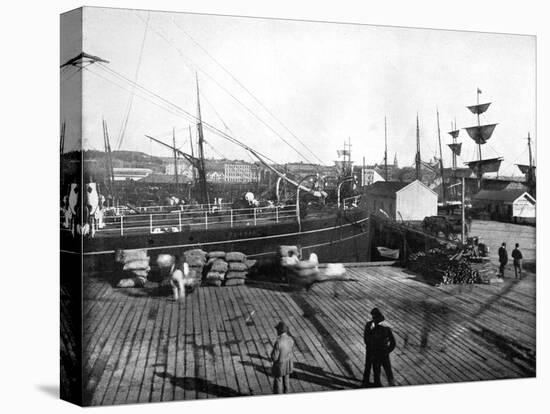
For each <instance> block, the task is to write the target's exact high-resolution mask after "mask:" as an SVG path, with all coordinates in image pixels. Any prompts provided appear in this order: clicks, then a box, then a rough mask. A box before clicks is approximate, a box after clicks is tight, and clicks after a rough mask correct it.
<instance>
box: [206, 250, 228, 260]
mask: <svg viewBox="0 0 550 414" xmlns="http://www.w3.org/2000/svg"><path fill="white" fill-rule="evenodd" d="M206 257H208V258H209V259H225V252H222V251H214V252H209V253H208V254H207V255H206Z"/></svg>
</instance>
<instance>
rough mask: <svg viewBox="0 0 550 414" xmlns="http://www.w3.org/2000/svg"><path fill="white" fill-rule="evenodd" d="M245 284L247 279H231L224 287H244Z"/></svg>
mask: <svg viewBox="0 0 550 414" xmlns="http://www.w3.org/2000/svg"><path fill="white" fill-rule="evenodd" d="M245 282H246V280H245V279H229V280H226V281H225V284H224V286H242V285H244V284H245Z"/></svg>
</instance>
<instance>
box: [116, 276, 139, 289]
mask: <svg viewBox="0 0 550 414" xmlns="http://www.w3.org/2000/svg"><path fill="white" fill-rule="evenodd" d="M116 286H117V287H120V288H131V287H144V286H145V279H143V278H141V277H131V278H128V279H120V280H119V282H118V283H117V285H116Z"/></svg>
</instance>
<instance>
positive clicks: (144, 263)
mask: <svg viewBox="0 0 550 414" xmlns="http://www.w3.org/2000/svg"><path fill="white" fill-rule="evenodd" d="M122 270H124V271H126V270H151V268H150V267H149V258H147V259H146V260H132V261H130V262H126V263H124V265H123V267H122Z"/></svg>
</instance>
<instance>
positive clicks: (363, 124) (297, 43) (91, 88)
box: [61, 8, 536, 175]
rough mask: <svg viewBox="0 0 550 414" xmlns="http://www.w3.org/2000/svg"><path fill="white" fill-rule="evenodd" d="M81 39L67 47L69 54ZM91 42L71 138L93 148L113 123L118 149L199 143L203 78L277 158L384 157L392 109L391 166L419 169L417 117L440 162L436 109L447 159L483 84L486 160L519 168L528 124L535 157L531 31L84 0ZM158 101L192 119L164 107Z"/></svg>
mask: <svg viewBox="0 0 550 414" xmlns="http://www.w3.org/2000/svg"><path fill="white" fill-rule="evenodd" d="M78 46H79V45H72V47H69V46H67V47H66V48H65V50H62V51H61V62H62V63H63V62H65V61H66V60H68V59H69V58H71V57H73V56H74V54H75V53H74V52H75V50H76V49H78ZM82 48H83V50H84V51H85V52H87V53H89V54H92V55H96V56H99V57H101V58H103V59H105V60H108V61H109V63H108V64H105V65H98V64H93V65H90V66H87V67H86V68H85V69H84V70H82V71H81V72H80V73H81V74H82V102H83V108H82V122H83V124H82V129H80V127H79V116H80V111H79V109H78V105H75V104H74V101H72V100H70V99H66V100H65V101H66V103H63V102H62V108H61V109H62V111H61V112H62V118H63V120H64V121H65V123H66V125H67V138H66V142H69V143H71V142H73V143H75V145H76V144H77V143H79V138H80V136H81V137H82V145H83V147H84V148H85V149H99V150H103V131H102V119H105V120H106V122H107V125H108V128H109V134H110V137H111V139H110V140H111V147H112V149H118V148H119V146H118V144H119V142H121V145H120V149H124V150H137V151H142V152H145V153H148V154H152V155H158V156H169V155H170V151H169V150H166V149H163V148H162V147H161V146H159V145H158V144H153V143H151V142H150V141H149V140H147V139H146V138H145V134H148V135H152V136H154V137H157V138H159V139H161V140H163V141H165V142H168V143H169V142H171V141H172V131H173V129H175V133H176V145H177V146H178V147H180V148H181V149H182V150H184V151H187V152H189V151H190V148H189V125H191V126H192V134H193V135H194V134H195V133H196V132H195V130H196V127H195V126H194V123H195V122H194V120H193V118H192V117H193V116H195V115H196V113H197V96H196V93H197V92H196V86H195V74H196V75H197V76H198V79H199V85H200V99H201V110H202V119H203V120H204V122H205V123H209V124H211V125H213V126H215V127H216V128H219V129H220V130H222V131H224V132H226V133H227V134H229V135H231V136H233V137H235V138H237V139H238V140H239V141H241V142H243V143H245V144H246V145H248V146H250V147H252V148H255V149H257V150H259V151H260V152H261V153H262V154H264V155H266V156H268V157H269V159H270V160H273V161H276V162H279V163H284V162H291V161H304V162H322V163H324V164H332V163H333V161H334V160H336V159H338V158H337V153H336V150H338V149H342V148H343V145H344V142H347V141H348V139H349V140H350V141H351V145H352V147H351V151H352V159H353V160H354V161H355V162H356V163H357V164H361V163H362V162H363V157H364V158H365V160H366V163H367V164H371V163H375V162H382V158H383V153H384V117H386V118H387V125H388V159H389V162H390V163H391V162H392V161H393V158H394V154H396V153H397V158H398V161H399V164H400V166H407V165H412V164H413V161H414V153H415V150H416V137H415V135H416V116H417V114H418V117H419V120H420V137H421V156H422V158H423V159H431V158H432V157H433V156H434V155H436V154H437V153H438V151H439V148H438V142H437V118H436V111H437V110H438V111H439V115H440V125H441V139H442V144H443V159H444V163H445V165H447V166H449V165H450V163H451V152H450V150H449V149H448V148H447V147H446V144H448V143H450V142H451V138H450V136H449V135H448V134H447V132H448V131H450V130H451V122H454V120H455V119H456V123H457V126H458V128H464V127H467V126H471V125H474V124H475V123H476V119H475V117H474V115H472V114H471V113H470V112H469V111H468V110H467V109H466V106H467V105H473V104H475V103H476V90H477V88H479V89H480V90H481V91H482V94H481V95H480V101H481V102H492V105H491V107H490V108H489V110H488V111H487V112H486V114H484V115H483V116H482V123H483V122H486V123H498V126H497V128H496V130H495V132H494V134H493V137H492V138H491V140H490V141H489V142H488V144H487V145H485V146H483V148H482V153H483V157H484V158H485V157H487V158H489V157H495V156H502V157H504V159H505V162H504V163H503V165H502V167H501V171H500V173H501V174H502V175H519V171H518V170H517V168H515V167H514V166H513V164H514V163H527V161H528V155H527V140H526V139H525V138H526V137H527V133H528V132H529V133H530V135H531V137H532V139H533V148H534V152H535V153H536V151H535V148H536V129H535V123H536V119H535V114H536V111H535V109H536V106H535V105H536V94H535V93H536V73H535V37H533V36H525V35H521V36H520V35H506V34H490V33H476V32H458V31H444V30H429V29H414V28H397V27H384V26H369V25H357V24H335V23H320V22H305V21H290V20H276V19H259V18H240V17H226V16H213V15H197V14H185V13H166V12H147V11H136V10H120V9H102V8H85V9H84V13H83V34H82ZM74 72H76V69H75V68H72V67H71V68H66V69H63V70H62V72H61V89H62V96H69V95H70V94H71V93H70V91H74V90H75V89H78V88H79V86H78V85H79V82H80V80H79V77H78V76H75V75H74ZM120 75H122V77H124V78H125V79H124V78H121V77H120ZM128 80H130V82H128ZM131 81H135V82H137V84H138V85H140V86H142V87H144V88H145V89H146V90H147V91H148V92H143V90H141V89H136V88H134V87H133V85H132V83H131ZM64 91H65V92H64ZM67 91H69V92H67ZM149 92H152V93H154V94H155V95H154V96H152V95H145V94H148V93H149ZM159 97H161V98H162V99H165V100H167V101H169V102H171V103H173V104H175V105H177V106H178V107H180V108H182V109H183V110H184V111H186V113H188V114H190V115H186V116H182V114H181V113H180V112H179V111H174V110H173V109H172V110H166V109H165V108H161V107H163V106H165V105H166V104H165V103H163V101H161V100H160V98H159ZM124 125H125V127H124ZM122 130H124V134H122V133H121V131H122ZM122 135H123V136H122ZM121 136H122V140H121ZM204 136H205V140H206V141H207V143H208V144H207V146H206V147H205V153H206V156H207V157H216V158H220V157H226V158H232V159H244V160H249V161H252V160H254V159H253V158H251V156H250V155H249V154H248V153H247V152H246V151H244V150H243V149H241V148H239V147H238V146H236V145H234V144H232V143H230V142H228V141H226V140H225V139H223V138H222V137H220V136H218V135H217V134H214V133H212V132H211V131H209V130H205V134H204ZM460 141H462V142H463V151H462V157H461V158H459V165H460V162H465V161H469V160H473V159H476V158H477V153H476V147H475V145H474V143H473V141H472V140H471V139H470V138H469V137H468V136H467V134H466V132H465V131H461V136H460ZM289 144H290V145H289ZM68 147H69V148H67V150H70V149H71V148H70V144H69V145H68Z"/></svg>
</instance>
